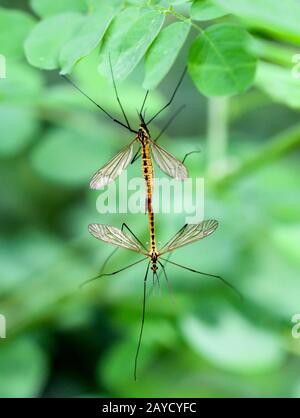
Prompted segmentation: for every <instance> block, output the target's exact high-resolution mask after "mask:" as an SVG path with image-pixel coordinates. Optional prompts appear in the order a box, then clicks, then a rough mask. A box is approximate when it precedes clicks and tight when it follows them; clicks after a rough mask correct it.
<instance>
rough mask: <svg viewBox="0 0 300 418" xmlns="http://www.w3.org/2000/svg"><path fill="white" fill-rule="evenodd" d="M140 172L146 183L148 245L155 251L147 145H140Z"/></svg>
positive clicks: (151, 184)
mask: <svg viewBox="0 0 300 418" xmlns="http://www.w3.org/2000/svg"><path fill="white" fill-rule="evenodd" d="M142 170H143V176H144V179H145V182H146V188H147V191H146V193H147V197H146V208H147V212H148V218H149V228H150V245H151V250H152V251H153V250H155V249H156V244H155V226H154V213H153V207H152V194H153V164H152V160H151V154H150V147H149V143H142Z"/></svg>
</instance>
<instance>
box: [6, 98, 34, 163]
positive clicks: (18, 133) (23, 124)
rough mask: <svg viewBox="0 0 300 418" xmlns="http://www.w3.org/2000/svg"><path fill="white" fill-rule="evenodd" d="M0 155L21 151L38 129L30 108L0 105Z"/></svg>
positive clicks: (7, 155)
mask: <svg viewBox="0 0 300 418" xmlns="http://www.w3.org/2000/svg"><path fill="white" fill-rule="evenodd" d="M0 126H1V141H0V155H1V156H3V157H11V156H13V155H16V154H18V153H19V152H21V151H23V149H24V148H25V147H26V146H27V145H28V143H29V142H30V141H32V139H33V138H34V135H35V134H36V133H37V130H38V122H37V118H36V114H35V112H34V111H32V110H31V109H30V108H23V107H17V106H13V105H4V104H1V105H0Z"/></svg>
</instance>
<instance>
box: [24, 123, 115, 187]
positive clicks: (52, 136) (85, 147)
mask: <svg viewBox="0 0 300 418" xmlns="http://www.w3.org/2000/svg"><path fill="white" fill-rule="evenodd" d="M102 135H103V137H104V138H105V140H107V141H109V138H110V137H111V134H110V135H109V134H108V132H107V131H105V130H104V129H103V127H102ZM107 158H108V156H107ZM103 161H104V160H103V146H101V140H100V139H99V138H98V137H97V135H90V134H86V135H84V134H82V133H80V132H78V131H76V130H75V129H74V130H72V129H52V130H50V131H49V132H48V133H47V134H46V136H45V137H44V138H43V140H42V141H41V142H40V143H39V144H38V145H37V146H36V148H35V149H34V151H33V152H32V155H31V163H32V165H33V167H34V169H35V170H36V171H37V172H38V173H39V174H40V175H41V176H42V177H44V178H46V179H48V180H50V181H52V182H56V183H61V184H66V185H68V186H78V185H79V186H81V185H83V184H88V181H89V179H90V177H91V175H92V174H93V173H94V172H95V171H96V170H97V169H98V168H99V167H100V166H101V165H102V164H103Z"/></svg>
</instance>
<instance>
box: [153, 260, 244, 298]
mask: <svg viewBox="0 0 300 418" xmlns="http://www.w3.org/2000/svg"><path fill="white" fill-rule="evenodd" d="M161 259H162V260H163V261H165V262H166V263H170V264H173V265H174V266H177V267H180V268H182V269H185V270H188V271H191V272H192V273H198V274H202V275H203V276H208V277H214V278H215V279H219V280H221V282H223V283H224V284H225V285H226V286H228V287H229V288H230V289H231V290H233V291H234V292H235V293H236V294H237V295H238V297H239V298H240V299H241V301H242V302H243V301H244V297H243V295H242V294H241V292H240V291H239V290H238V289H237V288H236V287H234V286H233V285H232V284H231V283H229V282H228V281H227V280H225V279H223V277H221V276H217V275H215V274H210V273H205V272H203V271H198V270H194V269H192V268H189V267H185V266H182V265H181V264H177V263H174V261H170V260H167V259H164V258H162V257H161Z"/></svg>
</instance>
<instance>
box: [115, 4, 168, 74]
mask: <svg viewBox="0 0 300 418" xmlns="http://www.w3.org/2000/svg"><path fill="white" fill-rule="evenodd" d="M164 19H165V17H164V15H163V14H162V13H159V12H156V11H153V12H147V13H145V14H144V15H143V16H141V17H139V18H138V19H137V20H136V21H135V22H134V23H133V25H132V26H131V27H130V28H129V30H128V31H127V32H126V33H125V34H124V35H123V36H122V37H121V39H120V42H119V45H118V48H117V49H115V50H112V51H111V60H112V64H113V70H114V75H115V77H116V78H119V79H123V78H125V77H126V76H127V75H128V74H129V73H130V72H131V71H133V69H134V68H135V67H136V66H137V64H138V63H139V61H140V60H141V59H142V57H143V56H144V54H145V53H146V51H147V49H148V47H149V45H150V44H151V43H152V42H153V41H154V39H155V38H156V36H157V35H158V33H159V31H160V29H161V27H162V25H163V22H164ZM145 28H151V30H146V29H145Z"/></svg>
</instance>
